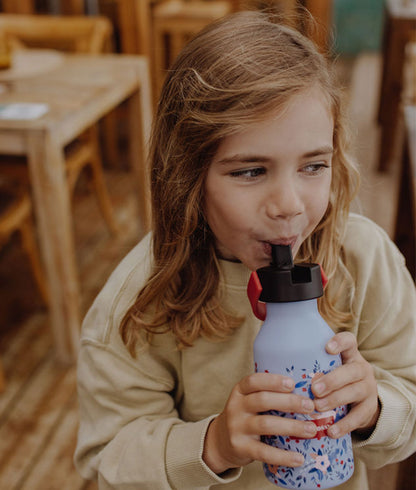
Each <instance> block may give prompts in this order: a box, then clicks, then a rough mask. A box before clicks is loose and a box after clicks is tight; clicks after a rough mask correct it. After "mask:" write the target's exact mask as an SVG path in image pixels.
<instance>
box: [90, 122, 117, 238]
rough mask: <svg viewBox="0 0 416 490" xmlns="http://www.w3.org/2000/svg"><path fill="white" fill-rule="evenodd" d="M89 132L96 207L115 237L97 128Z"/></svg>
mask: <svg viewBox="0 0 416 490" xmlns="http://www.w3.org/2000/svg"><path fill="white" fill-rule="evenodd" d="M89 131H90V132H91V137H92V141H93V144H94V146H95V149H94V152H93V156H92V158H91V162H90V166H91V170H92V180H93V184H94V187H95V191H96V194H97V200H98V205H99V206H100V209H101V213H102V215H103V217H104V219H105V221H106V223H107V226H108V228H109V230H110V233H111V234H112V235H116V234H117V233H118V231H119V227H118V225H117V222H116V220H115V218H114V213H113V207H112V205H111V201H110V196H109V195H108V191H107V187H106V184H105V179H104V173H103V168H102V165H101V156H100V148H99V142H98V132H97V127H96V126H94V127H92V128H91V129H90V130H89Z"/></svg>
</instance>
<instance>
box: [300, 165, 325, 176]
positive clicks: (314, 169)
mask: <svg viewBox="0 0 416 490" xmlns="http://www.w3.org/2000/svg"><path fill="white" fill-rule="evenodd" d="M326 168H330V165H328V164H327V163H326V162H315V163H308V164H307V165H305V166H304V167H302V169H301V171H302V172H304V173H306V174H311V175H317V174H320V173H322V172H323V171H324V170H325V169H326Z"/></svg>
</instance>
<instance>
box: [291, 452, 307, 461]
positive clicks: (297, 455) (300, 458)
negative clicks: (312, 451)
mask: <svg viewBox="0 0 416 490" xmlns="http://www.w3.org/2000/svg"><path fill="white" fill-rule="evenodd" d="M304 461H305V458H304V457H303V456H302V455H301V454H300V453H297V454H294V455H293V462H294V463H296V464H303V462H304Z"/></svg>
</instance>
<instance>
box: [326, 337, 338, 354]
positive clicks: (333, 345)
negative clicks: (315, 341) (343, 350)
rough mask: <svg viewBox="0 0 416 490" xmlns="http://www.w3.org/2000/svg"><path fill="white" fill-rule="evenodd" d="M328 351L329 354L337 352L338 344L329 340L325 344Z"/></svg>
mask: <svg viewBox="0 0 416 490" xmlns="http://www.w3.org/2000/svg"><path fill="white" fill-rule="evenodd" d="M327 348H328V350H330V351H331V352H337V350H338V344H337V343H336V342H335V340H330V341H329V342H328V344H327Z"/></svg>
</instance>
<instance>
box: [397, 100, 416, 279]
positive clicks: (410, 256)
mask: <svg viewBox="0 0 416 490" xmlns="http://www.w3.org/2000/svg"><path fill="white" fill-rule="evenodd" d="M395 228H396V229H395V242H396V243H397V246H398V247H399V248H400V250H401V251H402V253H403V255H404V256H405V257H406V263H407V266H408V268H409V270H410V273H411V274H412V276H413V278H414V279H415V280H416V105H407V106H405V108H404V140H403V150H402V170H401V178H400V189H399V200H398V205H397V216H396V227H395Z"/></svg>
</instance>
